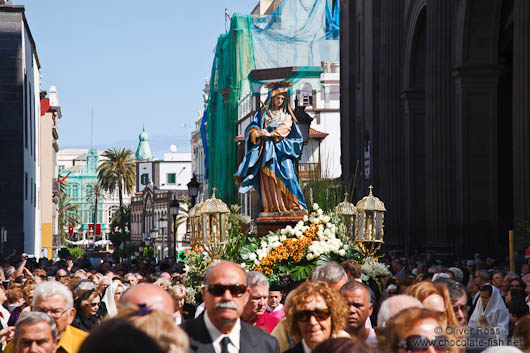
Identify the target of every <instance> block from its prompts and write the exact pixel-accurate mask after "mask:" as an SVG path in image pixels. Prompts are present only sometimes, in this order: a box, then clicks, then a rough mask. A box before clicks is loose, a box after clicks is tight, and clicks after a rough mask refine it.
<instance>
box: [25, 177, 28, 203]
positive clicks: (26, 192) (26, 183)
mask: <svg viewBox="0 0 530 353" xmlns="http://www.w3.org/2000/svg"><path fill="white" fill-rule="evenodd" d="M24 174H25V176H26V179H25V184H24V185H25V186H24V199H25V200H26V201H28V173H24Z"/></svg>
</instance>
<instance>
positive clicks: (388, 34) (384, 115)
mask: <svg viewBox="0 0 530 353" xmlns="http://www.w3.org/2000/svg"><path fill="white" fill-rule="evenodd" d="M402 12H403V8H402V1H400V0H388V1H385V2H384V5H383V6H381V32H380V33H381V42H380V48H381V53H380V54H381V55H380V61H379V72H380V76H379V77H380V84H379V114H378V115H377V117H378V119H379V124H377V126H378V128H379V133H378V134H377V136H379V141H377V144H378V146H380V148H378V149H377V150H376V151H374V154H375V153H379V154H380V155H379V156H374V157H375V158H374V159H376V160H379V161H380V165H379V167H378V168H377V169H378V170H377V171H374V174H375V175H377V176H378V177H377V179H379V180H374V182H375V184H376V185H374V186H375V187H376V190H375V191H376V192H377V194H379V195H380V197H381V198H383V199H384V200H385V205H387V207H388V208H389V209H392V210H395V212H392V214H389V215H388V216H387V217H386V219H385V223H386V225H387V227H389V229H392V231H393V232H394V233H395V234H398V233H401V232H400V221H401V220H402V215H401V214H400V211H399V210H402V209H403V207H402V205H401V204H400V201H401V200H403V198H402V194H401V193H402V191H403V189H402V187H401V186H402V185H403V178H402V176H403V140H402V137H403V133H402V131H403V120H402V116H401V115H402V113H401V112H402V110H401V102H400V90H401V75H400V74H401V46H402V33H403V32H402V26H403V24H402V18H403V15H402Z"/></svg>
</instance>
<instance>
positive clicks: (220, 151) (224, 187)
mask: <svg viewBox="0 0 530 353" xmlns="http://www.w3.org/2000/svg"><path fill="white" fill-rule="evenodd" d="M338 34H339V3H338V0H284V1H283V3H282V5H281V6H280V8H278V10H276V11H275V12H274V13H272V14H271V15H269V16H265V17H261V18H252V17H251V16H250V15H242V14H234V16H233V17H232V20H231V23H230V31H229V32H228V33H226V34H223V35H221V36H219V39H218V40H217V47H216V50H215V58H214V62H213V65H212V72H211V78H210V95H209V101H208V107H207V110H206V114H205V117H204V119H205V120H206V121H207V122H208V138H207V140H208V141H207V143H206V141H203V144H204V146H205V151H208V152H206V153H208V162H207V170H208V186H209V188H210V190H211V188H213V187H215V188H217V190H218V192H217V195H218V197H221V198H222V199H223V200H224V201H225V202H230V203H234V202H235V201H236V195H237V193H236V185H235V183H234V179H233V174H234V173H235V171H236V169H237V153H236V144H235V142H234V141H233V138H234V137H235V136H236V134H237V117H238V112H237V109H238V101H239V100H240V99H241V98H242V97H243V96H245V95H246V94H247V93H249V92H250V82H249V79H248V74H249V73H250V71H252V70H253V69H256V68H257V69H269V68H275V67H285V66H300V67H304V68H302V69H299V70H298V71H297V73H295V74H294V75H293V76H292V77H290V78H289V79H290V80H292V81H293V83H294V82H296V80H298V79H300V78H302V77H307V76H308V75H309V76H311V75H313V74H318V72H317V71H318V68H316V67H318V66H320V65H321V61H332V62H333V61H339V41H338ZM255 84H256V82H254V85H255ZM253 91H254V88H253Z"/></svg>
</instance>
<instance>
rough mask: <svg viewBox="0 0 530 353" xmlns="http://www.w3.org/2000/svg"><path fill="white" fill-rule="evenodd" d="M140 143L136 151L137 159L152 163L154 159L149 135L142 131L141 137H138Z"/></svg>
mask: <svg viewBox="0 0 530 353" xmlns="http://www.w3.org/2000/svg"><path fill="white" fill-rule="evenodd" d="M138 139H139V140H140V142H139V143H138V148H137V149H136V159H137V160H139V161H150V160H152V159H153V155H152V154H151V147H150V146H149V135H147V132H145V131H144V130H142V132H141V133H140V135H138Z"/></svg>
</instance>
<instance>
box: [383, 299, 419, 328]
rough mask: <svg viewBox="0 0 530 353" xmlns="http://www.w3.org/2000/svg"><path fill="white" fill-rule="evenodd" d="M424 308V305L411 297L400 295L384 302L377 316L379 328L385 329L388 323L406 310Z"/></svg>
mask: <svg viewBox="0 0 530 353" xmlns="http://www.w3.org/2000/svg"><path fill="white" fill-rule="evenodd" d="M412 307H418V308H423V304H422V303H421V302H420V301H419V300H418V299H416V298H414V297H411V296H410V295H405V294H398V295H394V296H391V297H390V298H388V299H386V300H385V301H383V303H382V304H381V307H380V308H379V313H378V314H377V327H385V325H386V323H387V321H388V320H389V319H390V318H391V317H393V316H395V315H396V314H397V313H399V312H400V311H401V310H403V309H406V308H412Z"/></svg>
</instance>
